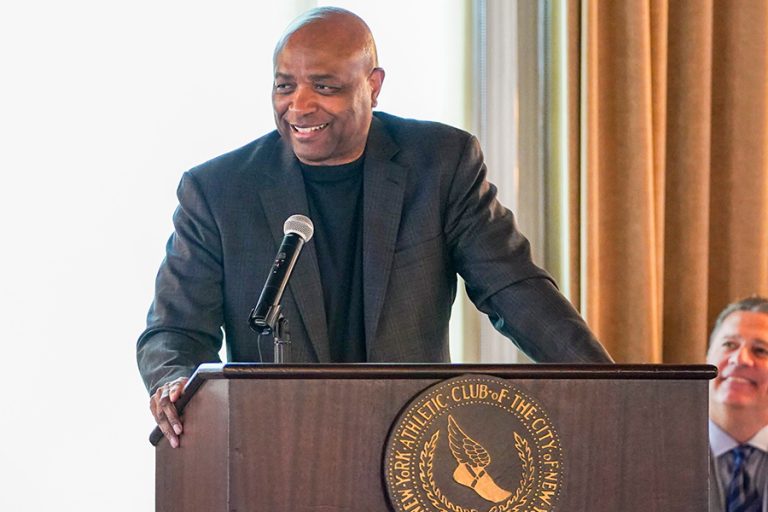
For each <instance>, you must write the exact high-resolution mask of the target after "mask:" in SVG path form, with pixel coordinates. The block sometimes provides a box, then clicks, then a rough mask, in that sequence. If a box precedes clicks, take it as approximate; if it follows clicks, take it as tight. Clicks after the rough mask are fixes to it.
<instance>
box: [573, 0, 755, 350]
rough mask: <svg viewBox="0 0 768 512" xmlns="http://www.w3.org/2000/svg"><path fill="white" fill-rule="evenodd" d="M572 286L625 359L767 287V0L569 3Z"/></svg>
mask: <svg viewBox="0 0 768 512" xmlns="http://www.w3.org/2000/svg"><path fill="white" fill-rule="evenodd" d="M567 12H568V26H569V37H570V40H569V46H568V48H569V54H570V56H571V63H572V64H571V66H570V70H569V82H568V83H569V98H570V100H569V102H570V104H569V111H570V113H571V124H570V126H571V130H570V134H571V140H570V148H571V151H572V152H571V155H577V156H576V157H575V158H573V159H572V162H571V164H570V177H569V179H570V186H569V190H570V200H571V205H572V208H571V213H572V215H571V219H572V226H571V230H570V233H571V240H570V245H571V253H572V254H575V255H577V256H578V257H577V258H574V260H573V263H572V268H571V275H572V276H576V277H574V278H573V281H572V283H571V286H572V289H574V290H576V289H578V290H580V296H581V301H580V306H581V308H582V311H583V312H584V313H585V316H586V318H587V321H588V322H589V324H590V325H591V326H592V328H593V329H594V330H595V332H596V334H597V335H598V337H599V338H600V339H601V340H602V341H603V343H604V344H605V345H606V347H607V348H608V350H609V351H610V352H611V354H612V355H613V356H614V357H615V358H616V360H617V361H619V362H627V363H630V362H631V363H642V362H667V363H694V362H701V361H703V359H704V353H705V347H706V342H707V337H708V334H709V329H710V327H711V325H712V322H713V321H714V317H715V316H716V315H717V313H718V312H719V311H720V309H722V308H723V307H724V306H725V305H726V304H727V303H729V302H731V301H732V300H734V299H736V298H739V297H742V296H745V295H749V294H754V293H760V294H763V295H765V294H768V2H766V1H765V0H721V1H712V0H672V1H666V0H655V1H654V0H622V1H613V0H583V1H582V2H579V1H577V0H571V1H568V9H567Z"/></svg>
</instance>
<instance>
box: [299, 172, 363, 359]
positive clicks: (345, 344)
mask: <svg viewBox="0 0 768 512" xmlns="http://www.w3.org/2000/svg"><path fill="white" fill-rule="evenodd" d="M300 165H301V171H302V174H303V175H304V185H305V188H306V191H307V201H308V203H309V216H310V218H311V219H312V223H313V224H314V226H315V232H314V237H313V240H314V243H315V251H316V253H317V263H318V265H319V267H320V281H321V283H322V286H323V299H324V301H325V315H326V324H327V327H328V340H329V342H330V352H331V361H333V362H337V363H350V362H363V361H365V360H366V351H365V326H364V321H363V222H362V221H363V208H362V205H363V157H360V158H359V159H357V160H355V161H354V162H351V163H348V164H343V165H330V166H325V165H321V166H316V165H306V164H303V163H300Z"/></svg>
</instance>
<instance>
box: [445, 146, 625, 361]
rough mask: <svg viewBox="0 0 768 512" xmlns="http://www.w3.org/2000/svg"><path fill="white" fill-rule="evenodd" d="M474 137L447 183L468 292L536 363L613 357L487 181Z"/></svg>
mask: <svg viewBox="0 0 768 512" xmlns="http://www.w3.org/2000/svg"><path fill="white" fill-rule="evenodd" d="M486 172H487V170H486V166H485V163H484V162H483V155H482V152H481V150H480V146H479V144H478V142H477V139H475V138H474V137H470V138H469V139H468V140H467V143H466V145H465V147H464V149H463V152H462V155H461V158H460V160H459V163H458V166H457V168H456V172H455V174H454V176H453V179H452V182H451V184H450V187H449V188H448V200H447V208H446V213H445V217H444V218H445V224H444V229H445V234H446V239H447V241H448V245H449V247H450V250H451V256H452V261H453V263H454V265H455V267H456V270H457V271H458V273H459V274H460V275H461V276H462V277H463V278H464V280H465V282H466V286H467V294H468V295H469V298H470V299H471V300H472V302H473V303H474V304H475V305H476V306H477V308H478V309H479V310H480V311H482V312H483V313H485V314H487V315H488V317H489V318H490V320H491V322H492V323H493V325H494V327H495V328H496V329H497V330H498V331H499V332H501V333H502V334H503V335H504V336H506V337H508V338H509V339H510V340H512V341H513V342H514V343H515V345H517V346H518V348H520V349H521V350H522V351H523V352H524V353H525V354H527V355H528V356H529V357H530V358H531V359H533V360H534V361H537V362H563V363H565V362H570V363H576V362H596V363H603V362H612V360H611V358H610V356H609V355H608V353H607V352H606V351H605V349H604V348H603V346H602V345H601V344H600V342H599V341H597V339H596V338H595V336H594V335H593V334H592V332H591V331H590V330H589V328H588V327H587V325H586V323H585V322H584V320H583V319H582V318H581V316H580V315H579V314H578V312H577V311H576V310H575V308H574V307H573V306H572V305H571V304H570V302H568V300H567V299H566V298H565V297H564V296H563V295H562V294H561V293H560V292H559V291H558V289H557V287H556V285H555V282H554V281H553V279H552V278H551V277H550V276H549V275H548V274H547V273H546V272H545V271H544V270H542V269H541V268H539V267H537V266H536V265H535V264H534V263H533V261H532V259H531V252H530V245H529V243H528V240H527V239H526V238H525V237H524V236H523V235H522V234H521V233H520V231H519V230H518V229H517V225H516V221H515V218H514V216H513V214H512V212H510V211H509V210H507V209H506V208H504V207H503V206H502V205H501V204H500V203H499V202H498V200H497V199H496V187H495V186H493V185H492V184H490V183H489V182H488V181H486V179H485V177H486Z"/></svg>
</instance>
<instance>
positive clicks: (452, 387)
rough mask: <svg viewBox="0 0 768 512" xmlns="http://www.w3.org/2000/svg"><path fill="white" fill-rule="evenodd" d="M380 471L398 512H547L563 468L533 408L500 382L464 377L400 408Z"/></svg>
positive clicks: (544, 420) (546, 422)
mask: <svg viewBox="0 0 768 512" xmlns="http://www.w3.org/2000/svg"><path fill="white" fill-rule="evenodd" d="M384 470H385V480H386V484H387V491H388V493H389V498H390V502H391V504H392V506H393V508H394V510H397V511H398V512H551V511H554V510H556V505H557V501H558V499H559V497H560V493H561V491H562V485H563V471H564V468H563V457H562V448H561V446H560V441H559V437H558V435H557V432H556V431H555V429H554V427H553V425H552V422H551V421H550V419H549V416H548V415H547V414H546V412H545V411H544V409H543V408H542V406H541V405H540V404H539V403H538V402H536V401H535V400H534V399H533V398H532V397H530V396H529V395H528V394H527V393H525V392H523V391H522V390H520V389H518V388H517V387H515V386H513V385H511V384H509V382H508V381H505V380H503V379H499V378H495V377H487V376H464V377H458V378H455V379H450V380H447V381H445V382H442V383H440V384H438V385H436V386H433V387H432V388H429V389H428V390H426V391H424V392H423V393H421V394H420V395H419V396H417V397H416V398H415V399H414V400H413V402H412V403H411V404H410V405H409V406H408V407H406V409H405V410H404V411H403V412H402V413H401V415H400V417H399V418H398V420H397V421H396V423H395V425H394V426H393V428H392V431H391V432H390V435H389V438H388V440H387V447H386V453H385V459H384Z"/></svg>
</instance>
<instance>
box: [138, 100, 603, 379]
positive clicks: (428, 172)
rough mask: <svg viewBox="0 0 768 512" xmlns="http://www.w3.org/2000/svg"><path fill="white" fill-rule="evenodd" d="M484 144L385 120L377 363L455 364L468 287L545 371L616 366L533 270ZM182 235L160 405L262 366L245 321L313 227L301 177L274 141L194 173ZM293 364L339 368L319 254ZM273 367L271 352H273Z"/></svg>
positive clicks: (371, 326)
mask: <svg viewBox="0 0 768 512" xmlns="http://www.w3.org/2000/svg"><path fill="white" fill-rule="evenodd" d="M485 174H486V168H485V164H484V163H483V157H482V153H481V151H480V148H479V145H478V143H477V140H476V139H475V138H474V137H473V136H471V135H469V134H468V133H466V132H463V131H461V130H458V129H455V128H451V127H448V126H445V125H441V124H438V123H430V122H420V121H413V120H405V119H400V118H397V117H394V116H391V115H387V114H383V113H379V112H377V113H375V116H374V119H373V121H372V124H371V129H370V133H369V136H368V142H367V146H366V153H365V164H364V170H363V175H364V177H363V189H364V192H363V195H364V197H363V226H364V227H363V289H364V304H363V310H364V323H365V337H366V345H367V355H368V360H369V361H371V362H447V361H448V360H449V354H448V319H449V316H450V311H451V304H452V302H453V299H454V297H455V292H456V274H457V273H458V274H460V275H461V276H462V277H463V278H464V280H465V281H466V283H467V290H468V293H469V296H470V298H471V299H472V301H473V302H474V303H475V305H476V306H477V307H478V308H479V309H480V310H481V311H483V312H485V313H487V314H488V315H489V317H490V318H491V321H492V322H493V323H494V325H495V327H496V328H497V329H499V330H500V331H501V332H502V333H503V334H505V335H506V336H508V337H509V338H511V339H512V340H513V341H514V342H515V343H516V344H517V345H518V346H519V347H520V348H521V349H522V350H523V351H524V352H526V353H527V354H528V355H529V356H531V357H532V358H533V359H534V360H536V361H553V362H578V361H583V362H605V361H610V358H609V357H608V355H607V354H606V353H605V351H604V350H603V348H602V346H601V345H600V344H599V343H598V342H597V341H596V340H595V339H594V337H593V336H592V334H591V333H590V331H589V329H588V328H587V327H586V325H585V324H584V322H583V321H582V319H581V317H580V316H579V315H578V314H577V313H576V311H575V310H574V309H573V308H572V307H571V305H570V304H569V303H568V302H567V301H566V300H565V299H564V298H563V297H562V296H561V295H560V293H559V292H558V291H557V289H556V288H555V286H554V284H553V283H552V281H551V279H550V278H549V276H548V275H547V274H546V273H545V272H544V271H543V270H542V269H540V268H538V267H536V266H535V265H534V264H533V263H532V261H531V258H530V251H529V245H528V241H527V240H526V239H525V238H524V237H523V236H522V235H521V234H520V232H519V231H518V230H517V227H516V224H515V220H514V217H513V215H512V213H510V212H509V211H508V210H507V209H505V208H504V207H503V206H501V204H499V203H498V201H497V200H496V197H495V196H496V189H495V187H494V186H493V185H491V184H489V183H488V182H487V181H485ZM178 198H179V207H178V208H177V210H176V212H175V214H174V225H175V232H174V234H173V235H172V236H171V238H170V240H169V242H168V246H167V256H166V258H165V260H164V261H163V263H162V266H161V267H160V271H159V273H158V276H157V283H156V294H155V299H154V302H153V304H152V307H151V309H150V311H149V315H148V320H147V329H146V331H144V333H143V334H142V335H141V337H140V338H139V341H138V347H137V349H138V354H137V357H138V362H139V368H140V370H141V373H142V376H143V377H144V380H145V383H146V385H147V388H148V389H149V390H150V391H154V389H155V388H156V387H157V386H159V385H160V384H162V383H164V382H167V381H169V380H172V379H174V378H176V377H179V376H188V375H190V374H191V373H192V371H193V370H194V368H195V367H196V366H197V365H198V364H200V363H202V362H208V361H218V356H217V352H218V350H219V349H220V347H221V343H222V329H223V330H224V331H226V342H227V348H228V357H229V359H230V360H232V361H258V360H259V351H258V348H257V342H256V341H257V336H256V334H255V333H254V332H252V331H251V330H250V329H249V326H248V315H249V312H250V310H251V308H252V307H253V306H254V305H255V303H256V301H257V299H258V296H259V293H260V291H261V287H262V285H263V283H264V281H265V279H266V276H267V273H268V271H269V269H270V267H271V264H272V261H273V260H274V257H275V254H276V252H277V247H278V246H279V244H280V242H281V240H282V238H283V223H284V221H285V219H287V218H288V217H289V216H291V215H293V214H296V213H300V214H304V215H307V214H308V207H307V199H306V194H305V191H304V183H303V179H302V174H301V170H300V168H299V165H298V161H297V160H296V157H295V156H294V154H293V152H292V150H291V147H290V145H289V144H286V143H284V142H283V140H282V139H281V138H280V136H279V134H278V133H277V132H272V133H270V134H268V135H266V136H264V137H262V138H260V139H258V140H256V141H254V142H252V143H250V144H248V145H246V146H244V147H242V148H240V149H238V150H235V151H233V152H231V153H228V154H226V155H223V156H220V157H218V158H216V159H214V160H211V161H209V162H207V163H205V164H203V165H201V166H199V167H196V168H194V169H192V170H190V171H189V172H187V173H185V175H184V177H183V178H182V180H181V183H180V185H179V189H178ZM282 305H283V312H284V314H285V316H286V317H287V318H288V320H289V323H290V330H291V337H292V348H291V351H292V354H291V356H292V361H293V362H329V361H330V360H329V343H328V335H327V329H326V324H325V318H326V315H325V310H324V305H323V294H322V289H321V284H320V274H319V270H318V264H317V258H316V254H315V249H314V246H313V243H312V241H311V240H310V241H309V242H308V243H307V244H306V246H305V247H304V250H303V252H302V254H301V257H300V258H299V261H298V263H297V265H296V267H295V270H294V273H293V276H292V278H291V281H290V284H289V287H288V289H287V290H286V293H285V295H284V296H283V301H282ZM261 344H262V346H261V351H262V355H263V360H264V361H266V362H271V361H272V343H271V340H262V342H261Z"/></svg>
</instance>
